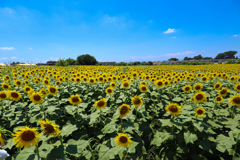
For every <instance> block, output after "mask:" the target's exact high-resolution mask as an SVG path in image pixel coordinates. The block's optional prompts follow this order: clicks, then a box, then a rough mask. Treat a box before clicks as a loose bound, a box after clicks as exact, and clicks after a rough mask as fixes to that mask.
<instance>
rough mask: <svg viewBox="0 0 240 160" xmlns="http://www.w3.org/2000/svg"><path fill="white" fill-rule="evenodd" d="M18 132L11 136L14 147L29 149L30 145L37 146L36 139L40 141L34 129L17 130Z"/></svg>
mask: <svg viewBox="0 0 240 160" xmlns="http://www.w3.org/2000/svg"><path fill="white" fill-rule="evenodd" d="M18 130H20V131H15V134H12V135H13V136H14V137H13V142H14V144H15V145H16V147H20V148H23V147H24V148H25V147H30V146H31V145H33V146H36V145H38V138H39V139H40V136H39V133H38V132H37V129H35V128H29V127H27V126H26V127H25V128H18Z"/></svg>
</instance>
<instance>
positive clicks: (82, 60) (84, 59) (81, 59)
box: [76, 54, 97, 65]
mask: <svg viewBox="0 0 240 160" xmlns="http://www.w3.org/2000/svg"><path fill="white" fill-rule="evenodd" d="M76 61H77V62H78V63H79V64H80V65H95V64H97V60H96V58H95V57H93V56H91V55H89V54H83V55H81V56H78V57H77V60H76Z"/></svg>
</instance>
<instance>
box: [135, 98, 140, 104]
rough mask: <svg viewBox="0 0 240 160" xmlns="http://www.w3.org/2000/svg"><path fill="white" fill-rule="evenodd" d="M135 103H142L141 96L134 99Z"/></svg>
mask: <svg viewBox="0 0 240 160" xmlns="http://www.w3.org/2000/svg"><path fill="white" fill-rule="evenodd" d="M133 103H134V104H140V103H141V101H140V99H139V98H135V99H134V100H133Z"/></svg>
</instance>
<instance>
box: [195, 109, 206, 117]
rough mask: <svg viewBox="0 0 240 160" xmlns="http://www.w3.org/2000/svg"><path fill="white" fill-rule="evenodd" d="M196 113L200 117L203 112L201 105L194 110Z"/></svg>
mask: <svg viewBox="0 0 240 160" xmlns="http://www.w3.org/2000/svg"><path fill="white" fill-rule="evenodd" d="M195 112H196V115H197V116H200V117H202V116H203V115H204V114H205V109H203V108H202V107H199V108H198V109H196V110H195Z"/></svg>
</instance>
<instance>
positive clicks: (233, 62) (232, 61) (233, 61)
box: [226, 60, 236, 64]
mask: <svg viewBox="0 0 240 160" xmlns="http://www.w3.org/2000/svg"><path fill="white" fill-rule="evenodd" d="M235 63H236V61H235V60H228V61H227V62H226V64H235Z"/></svg>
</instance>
